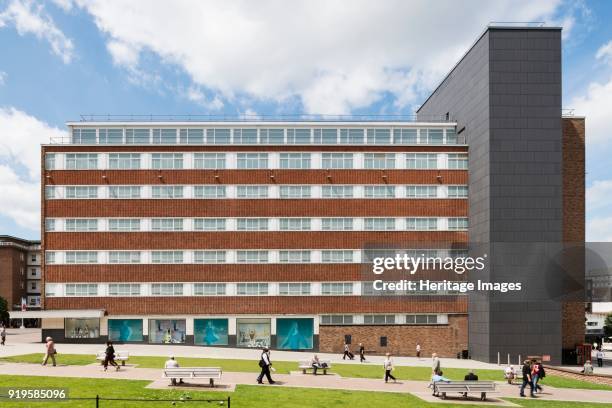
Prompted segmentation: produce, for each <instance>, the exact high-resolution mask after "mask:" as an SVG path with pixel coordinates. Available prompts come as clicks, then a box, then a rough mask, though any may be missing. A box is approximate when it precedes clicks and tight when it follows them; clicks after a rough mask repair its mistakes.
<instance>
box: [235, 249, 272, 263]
mask: <svg viewBox="0 0 612 408" xmlns="http://www.w3.org/2000/svg"><path fill="white" fill-rule="evenodd" d="M236 262H238V263H266V262H268V251H237V253H236Z"/></svg>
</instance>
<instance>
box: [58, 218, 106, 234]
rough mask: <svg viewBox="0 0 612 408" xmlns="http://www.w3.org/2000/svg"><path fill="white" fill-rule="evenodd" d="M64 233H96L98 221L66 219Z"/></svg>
mask: <svg viewBox="0 0 612 408" xmlns="http://www.w3.org/2000/svg"><path fill="white" fill-rule="evenodd" d="M65 229H66V231H75V232H83V231H97V230H98V220H96V219H87V218H83V219H67V220H66V228H65Z"/></svg>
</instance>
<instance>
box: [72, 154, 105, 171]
mask: <svg viewBox="0 0 612 408" xmlns="http://www.w3.org/2000/svg"><path fill="white" fill-rule="evenodd" d="M97 168H98V155H97V154H96V153H68V154H66V169H67V170H95V169H97Z"/></svg>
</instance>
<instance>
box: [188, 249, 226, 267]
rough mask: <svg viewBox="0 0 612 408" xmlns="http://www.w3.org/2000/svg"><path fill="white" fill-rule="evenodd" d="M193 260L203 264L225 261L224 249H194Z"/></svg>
mask: <svg viewBox="0 0 612 408" xmlns="http://www.w3.org/2000/svg"><path fill="white" fill-rule="evenodd" d="M193 262H194V263H204V264H217V263H225V251H195V252H194V253H193Z"/></svg>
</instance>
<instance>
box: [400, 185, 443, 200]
mask: <svg viewBox="0 0 612 408" xmlns="http://www.w3.org/2000/svg"><path fill="white" fill-rule="evenodd" d="M437 196H438V187H437V186H406V197H408V198H436V197H437Z"/></svg>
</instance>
